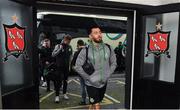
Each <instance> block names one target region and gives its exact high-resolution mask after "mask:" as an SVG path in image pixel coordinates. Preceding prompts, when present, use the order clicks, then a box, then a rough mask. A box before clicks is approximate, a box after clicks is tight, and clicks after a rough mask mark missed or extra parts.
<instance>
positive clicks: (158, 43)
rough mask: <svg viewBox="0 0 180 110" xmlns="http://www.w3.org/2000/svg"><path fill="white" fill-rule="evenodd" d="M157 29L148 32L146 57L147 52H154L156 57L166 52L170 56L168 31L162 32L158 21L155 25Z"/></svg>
mask: <svg viewBox="0 0 180 110" xmlns="http://www.w3.org/2000/svg"><path fill="white" fill-rule="evenodd" d="M156 27H157V31H156V32H148V33H147V34H148V45H147V48H148V51H147V54H146V57H147V56H148V55H149V54H151V53H152V54H154V55H155V56H156V57H159V56H160V55H161V54H166V55H167V57H168V58H170V55H169V51H168V50H169V37H170V31H168V32H164V31H161V27H162V25H161V24H160V23H158V25H156Z"/></svg>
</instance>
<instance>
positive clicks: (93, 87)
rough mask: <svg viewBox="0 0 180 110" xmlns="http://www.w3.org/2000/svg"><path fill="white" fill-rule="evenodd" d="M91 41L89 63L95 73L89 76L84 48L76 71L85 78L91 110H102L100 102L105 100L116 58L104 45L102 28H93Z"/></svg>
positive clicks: (108, 47) (78, 59)
mask: <svg viewBox="0 0 180 110" xmlns="http://www.w3.org/2000/svg"><path fill="white" fill-rule="evenodd" d="M88 32H89V38H90V39H91V41H90V42H89V45H88V47H87V48H88V57H87V58H88V59H87V60H88V62H90V63H92V65H93V67H94V70H95V71H94V72H93V73H92V74H91V75H88V74H87V73H86V72H85V71H84V69H83V65H84V63H85V61H86V48H83V49H82V50H81V52H80V53H79V55H78V58H77V60H76V65H75V70H76V71H77V72H78V73H79V74H80V75H81V76H82V77H83V79H84V80H85V83H86V88H87V93H88V96H89V102H90V104H91V105H90V107H89V109H96V110H98V109H100V102H101V101H102V100H103V98H104V94H105V91H106V86H107V81H108V78H109V77H110V75H111V74H112V73H113V72H114V70H115V68H116V65H117V64H116V56H115V53H114V51H113V49H112V48H111V47H110V46H108V45H106V44H105V43H103V41H102V32H101V29H100V27H98V26H93V27H91V28H90V29H89V30H88Z"/></svg>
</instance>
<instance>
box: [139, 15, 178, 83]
mask: <svg viewBox="0 0 180 110" xmlns="http://www.w3.org/2000/svg"><path fill="white" fill-rule="evenodd" d="M143 19H144V21H145V22H144V27H145V28H144V34H143V35H144V37H145V40H144V43H145V47H144V62H143V66H142V73H143V74H142V77H143V78H151V79H154V80H161V81H166V82H174V77H175V65H176V52H177V41H178V24H179V12H173V13H164V14H156V15H150V16H145V17H144V18H143ZM158 22H160V23H161V25H162V30H161V31H163V32H168V31H170V37H169V50H168V52H169V55H170V56H171V57H170V58H168V55H167V54H160V55H159V56H158V57H157V56H156V55H154V54H152V53H150V54H148V56H147V57H146V55H147V51H148V45H151V44H153V43H151V42H153V40H152V41H150V40H149V39H148V34H147V33H148V32H150V33H152V32H156V31H157V30H156V25H157V23H158ZM160 33H161V32H160ZM153 35H154V34H153ZM150 38H151V39H153V36H152V37H150ZM157 38H158V39H159V40H158V39H157V40H158V42H159V41H160V40H161V39H160V36H158V37H157ZM155 44H157V45H158V44H159V43H155ZM155 44H154V45H153V46H157V45H155ZM167 44H168V40H167ZM167 47H168V46H167ZM150 50H151V48H150Z"/></svg>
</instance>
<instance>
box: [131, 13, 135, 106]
mask: <svg viewBox="0 0 180 110" xmlns="http://www.w3.org/2000/svg"><path fill="white" fill-rule="evenodd" d="M135 29H136V11H134V23H133V44H132V66H131V96H130V109H132V101H133V81H134V79H133V78H134V52H135V32H136V30H135Z"/></svg>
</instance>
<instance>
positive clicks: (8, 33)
mask: <svg viewBox="0 0 180 110" xmlns="http://www.w3.org/2000/svg"><path fill="white" fill-rule="evenodd" d="M14 19H15V18H14ZM16 20H17V18H16ZM3 26H4V32H5V47H6V51H7V52H6V55H5V58H4V61H7V60H8V57H9V56H11V55H13V56H14V57H16V58H18V57H19V56H20V55H21V54H24V55H25V57H26V58H28V56H27V53H26V52H25V48H26V42H25V28H24V27H21V26H19V25H18V24H16V23H14V24H12V25H7V24H3Z"/></svg>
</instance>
